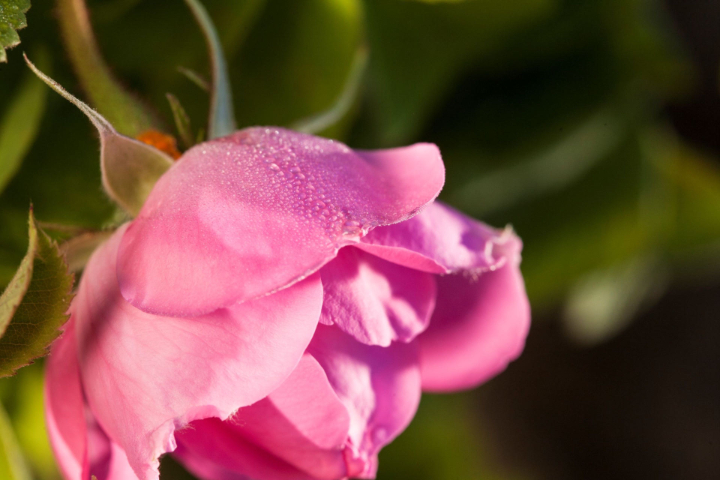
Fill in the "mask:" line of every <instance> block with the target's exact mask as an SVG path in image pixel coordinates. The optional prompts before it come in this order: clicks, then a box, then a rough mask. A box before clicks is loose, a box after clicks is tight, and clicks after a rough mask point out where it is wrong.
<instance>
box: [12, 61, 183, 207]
mask: <svg viewBox="0 0 720 480" xmlns="http://www.w3.org/2000/svg"><path fill="white" fill-rule="evenodd" d="M25 61H26V62H27V64H28V66H29V67H30V68H31V69H32V71H33V72H35V75H37V76H38V77H39V78H40V79H41V80H42V81H43V82H45V83H46V84H47V85H48V86H49V87H50V88H52V89H53V90H55V91H56V92H57V93H59V94H60V95H62V96H63V97H64V98H65V99H67V100H68V101H70V102H71V103H73V104H74V105H75V106H76V107H78V108H79V109H80V110H81V111H82V112H83V113H84V114H85V115H86V116H87V117H88V119H89V120H90V121H91V122H92V124H93V125H94V126H95V128H97V131H98V133H99V134H100V144H101V146H100V155H101V158H100V166H101V171H102V181H103V186H104V187H105V191H106V192H107V194H108V195H109V196H110V198H112V199H113V200H115V202H117V204H118V205H120V206H121V207H122V208H123V209H124V210H125V211H126V212H127V213H129V214H130V215H133V216H134V215H137V213H138V212H139V211H140V208H142V205H143V203H145V199H146V198H147V196H148V195H149V194H150V191H151V190H152V188H153V186H154V185H155V183H156V182H157V181H158V179H159V178H160V177H161V176H162V174H163V173H165V172H166V171H167V170H168V169H169V168H170V167H171V166H172V164H173V159H172V158H171V157H169V156H168V155H167V154H165V153H163V152H161V151H160V150H158V149H156V148H154V147H151V146H149V145H146V144H144V143H141V142H138V141H137V140H133V139H132V138H128V137H125V136H123V135H120V134H119V133H118V132H117V131H116V130H115V129H114V128H113V126H112V125H111V124H110V122H108V121H107V120H106V119H105V118H104V117H103V116H102V115H100V114H99V113H98V112H96V111H95V110H93V109H92V108H90V107H89V106H88V105H87V104H85V103H83V102H81V101H80V100H78V99H77V98H75V97H74V96H73V95H71V94H70V93H68V92H67V90H65V89H64V88H62V87H61V86H60V85H59V84H58V83H57V82H55V81H54V80H53V79H51V78H50V77H48V76H47V75H45V74H44V73H42V72H41V71H40V70H38V69H37V67H35V65H33V64H32V62H30V60H28V59H27V57H25Z"/></svg>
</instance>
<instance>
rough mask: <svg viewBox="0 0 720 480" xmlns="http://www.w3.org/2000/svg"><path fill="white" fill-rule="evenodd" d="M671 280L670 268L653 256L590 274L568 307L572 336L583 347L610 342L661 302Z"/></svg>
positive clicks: (579, 284) (570, 296) (567, 321)
mask: <svg viewBox="0 0 720 480" xmlns="http://www.w3.org/2000/svg"><path fill="white" fill-rule="evenodd" d="M668 280H669V271H668V269H667V266H666V265H665V264H664V263H663V262H662V261H661V260H660V259H659V258H657V257H656V256H653V255H650V254H648V255H644V256H640V257H636V258H634V259H632V260H630V261H629V262H627V263H624V264H620V265H614V266H612V267H610V268H607V269H602V270H595V271H592V272H590V273H588V274H587V275H585V276H583V277H581V278H580V279H579V280H578V281H577V282H576V283H575V285H574V286H573V287H572V288H571V289H570V292H569V294H568V298H567V301H566V303H565V314H564V321H565V327H566V330H567V331H568V334H569V335H570V337H571V338H573V339H574V340H575V341H576V342H578V343H581V344H583V345H596V344H599V343H601V342H604V341H606V340H608V339H609V338H611V337H612V336H614V335H616V334H618V333H619V332H621V331H622V330H623V329H624V328H625V327H626V326H627V325H629V323H630V322H631V321H632V319H633V318H635V316H636V315H637V313H638V312H639V311H640V309H641V308H642V307H644V306H647V305H648V304H651V303H653V302H654V301H655V300H656V299H658V298H659V297H660V295H661V294H662V293H663V292H664V291H665V288H666V287H667V284H668Z"/></svg>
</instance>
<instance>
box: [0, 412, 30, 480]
mask: <svg viewBox="0 0 720 480" xmlns="http://www.w3.org/2000/svg"><path fill="white" fill-rule="evenodd" d="M0 478H2V479H3V480H30V479H31V477H30V472H29V471H28V469H27V466H26V465H25V460H24V459H23V456H22V452H21V451H20V447H19V446H18V442H17V439H16V438H15V433H14V432H13V429H12V425H11V424H10V419H9V418H8V416H7V413H5V409H4V408H3V407H2V405H1V404H0Z"/></svg>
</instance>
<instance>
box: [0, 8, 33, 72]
mask: <svg viewBox="0 0 720 480" xmlns="http://www.w3.org/2000/svg"><path fill="white" fill-rule="evenodd" d="M29 8H30V0H0V62H7V55H6V54H5V49H6V48H10V47H14V46H16V45H18V44H19V43H20V37H19V36H18V34H17V30H20V29H21V28H25V27H26V26H27V20H26V19H25V12H27V11H28V9H29Z"/></svg>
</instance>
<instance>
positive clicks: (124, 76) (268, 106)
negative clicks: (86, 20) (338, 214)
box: [0, 0, 720, 480]
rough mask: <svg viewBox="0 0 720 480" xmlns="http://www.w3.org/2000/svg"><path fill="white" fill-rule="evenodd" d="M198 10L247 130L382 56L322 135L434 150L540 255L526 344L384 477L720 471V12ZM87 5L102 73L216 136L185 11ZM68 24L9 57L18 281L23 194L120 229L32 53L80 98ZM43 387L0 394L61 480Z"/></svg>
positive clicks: (0, 79) (442, 405) (85, 132)
mask: <svg viewBox="0 0 720 480" xmlns="http://www.w3.org/2000/svg"><path fill="white" fill-rule="evenodd" d="M204 3H205V4H206V6H207V7H208V10H209V12H210V14H211V16H212V17H213V19H214V20H215V22H216V24H217V28H218V30H219V33H220V36H221V40H222V43H223V46H224V48H225V51H226V55H227V57H228V62H229V66H230V74H231V77H232V80H233V82H232V83H233V89H234V94H235V111H236V115H237V119H238V123H239V126H240V127H245V126H249V125H257V124H261V125H290V124H292V123H293V122H295V121H297V120H299V119H302V118H305V117H308V116H310V115H313V114H317V113H319V112H321V111H323V110H325V109H327V108H329V107H330V106H331V105H332V104H333V102H334V100H335V99H336V98H337V97H338V96H339V95H340V94H341V92H342V90H343V86H344V85H345V82H346V79H347V77H348V74H349V72H350V69H351V65H352V63H353V58H354V56H355V54H356V51H357V50H358V48H359V47H360V46H361V45H366V46H367V47H368V49H369V54H370V56H369V64H368V67H367V70H366V71H365V74H364V76H363V78H362V83H361V88H360V90H359V92H358V94H357V96H356V98H355V99H354V103H353V106H352V108H351V109H350V110H349V112H348V113H347V114H346V115H345V116H344V117H343V119H342V120H341V122H340V123H339V124H337V125H335V126H333V127H332V128H329V129H328V130H326V131H325V132H324V133H325V134H326V135H328V136H333V137H336V138H340V139H342V140H343V141H345V142H346V143H348V144H349V145H350V146H352V147H361V148H379V147H387V146H397V145H403V144H408V143H411V142H414V141H420V140H422V141H432V142H435V143H437V144H438V145H439V147H440V149H441V151H442V153H443V158H444V160H445V164H446V167H447V184H446V187H445V189H444V191H443V193H442V195H441V198H442V199H443V200H444V201H446V202H448V203H450V204H452V205H454V206H456V207H457V208H460V209H461V210H463V211H465V212H467V213H468V214H470V215H473V216H475V217H477V218H480V219H482V220H484V221H486V222H488V223H491V224H493V225H495V226H504V225H506V224H512V226H513V227H514V229H515V230H516V231H517V232H518V233H519V235H520V236H521V237H522V238H523V240H524V243H525V249H524V253H523V273H524V275H525V279H526V282H527V288H528V292H529V295H530V299H531V303H532V306H533V318H534V323H533V327H532V330H531V332H530V336H529V338H528V345H527V349H526V352H525V353H524V355H523V356H522V357H521V358H520V359H519V360H518V361H516V362H515V363H513V364H512V365H511V366H510V367H509V369H508V370H507V372H505V373H504V374H502V375H501V376H500V377H498V378H496V379H494V380H492V381H491V382H489V383H488V384H486V385H484V386H482V387H481V388H479V389H477V390H476V391H472V392H467V393H463V394H458V395H450V396H430V395H426V396H425V397H424V398H423V401H422V404H421V407H420V411H419V412H418V415H417V417H416V419H415V421H414V423H413V424H412V425H411V426H410V427H409V428H408V430H407V431H406V432H405V433H404V434H403V435H402V436H401V437H400V438H398V439H397V440H396V442H395V443H393V444H392V445H390V446H389V447H387V448H386V449H385V450H384V451H383V453H382V455H381V462H380V474H379V478H380V479H382V480H390V479H413V480H425V479H427V480H431V479H433V480H434V479H453V480H455V479H457V480H464V479H467V480H474V479H488V480H500V479H507V480H510V479H513V480H514V479H544V478H552V479H578V478H582V479H596V478H597V479H608V478H611V479H638V478H653V479H714V478H720V327H719V326H718V312H720V163H718V155H720V97H719V96H718V92H719V90H720V79H719V78H718V72H719V71H720V2H709V1H702V0H515V1H508V0H464V1H463V0H452V1H451V0H446V1H442V0H426V1H421V0H206V1H205V2H204ZM88 4H89V7H90V12H91V17H92V22H93V26H94V29H95V31H96V34H97V36H98V41H99V45H100V48H101V50H102V53H103V56H104V57H105V59H106V61H107V62H108V64H110V65H111V67H112V70H113V72H114V73H115V74H116V76H117V77H118V78H120V79H121V80H122V82H123V84H124V85H125V86H126V87H127V88H128V90H130V91H131V92H133V93H134V94H136V95H137V97H138V98H139V99H141V100H142V102H143V103H144V104H145V105H146V106H147V107H148V108H149V109H150V110H151V111H152V112H153V114H154V115H155V117H156V120H157V121H158V122H159V123H160V124H161V125H164V126H165V130H166V131H167V132H174V127H173V120H172V114H171V110H170V107H169V105H168V103H167V100H166V98H165V94H166V93H167V92H171V93H173V94H174V95H175V96H177V97H178V98H179V99H180V101H181V102H182V104H183V105H184V107H185V108H186V110H187V112H188V114H189V117H190V119H191V124H192V128H193V129H194V130H197V129H199V128H201V127H204V124H205V112H206V111H207V108H208V97H207V94H206V93H205V92H203V91H202V90H201V89H199V88H198V87H197V86H196V85H194V84H193V83H192V82H190V81H188V79H187V78H186V77H185V76H184V75H182V74H180V73H179V72H178V67H185V68H190V69H193V70H195V71H197V72H201V73H202V74H203V75H206V74H207V72H208V62H207V58H206V52H205V45H204V43H203V39H202V37H201V34H200V33H199V31H198V29H197V27H196V25H195V24H194V22H193V19H192V17H191V15H190V14H189V12H188V11H187V8H186V7H185V5H184V4H183V2H181V1H179V0H177V1H162V2H157V1H149V0H144V1H142V0H107V1H100V0H95V1H88ZM56 17H57V15H56V10H55V5H54V2H49V1H41V0H35V2H34V3H33V6H32V8H31V9H30V10H29V12H28V13H27V23H28V27H27V28H25V29H23V30H21V31H20V37H21V39H22V44H21V45H20V47H17V48H14V49H12V50H9V51H8V55H7V56H8V63H7V64H0V288H2V287H4V285H5V284H6V283H7V282H8V281H9V279H10V278H11V276H12V274H13V272H14V271H15V269H16V267H17V265H18V263H19V262H20V259H21V258H22V256H23V254H24V252H25V249H26V242H27V238H26V237H27V233H26V232H27V228H26V222H27V209H28V205H29V204H30V202H32V203H33V205H34V208H35V215H36V216H37V218H38V219H39V220H40V221H43V222H52V223H60V224H67V225H73V226H79V227H83V228H100V227H102V226H103V225H105V224H107V223H108V222H111V221H112V220H113V216H114V215H115V211H114V209H113V207H112V205H111V204H110V202H109V201H108V200H107V199H106V197H105V196H104V194H103V193H102V191H101V187H100V177H99V168H98V142H97V138H96V134H95V132H94V131H93V129H92V126H91V125H90V123H89V122H88V121H87V120H86V119H85V118H84V117H83V115H82V114H81V113H80V112H79V111H78V110H77V109H76V108H75V107H73V106H72V105H71V104H70V103H68V102H67V101H65V100H63V99H62V98H60V97H59V96H58V95H55V94H54V93H52V92H51V91H50V90H49V89H48V88H46V87H45V86H43V85H42V84H41V83H40V82H39V81H38V80H36V79H35V78H34V77H32V75H31V74H30V72H29V70H28V69H27V67H26V66H25V64H24V62H23V61H22V58H21V54H22V52H23V51H25V52H26V53H27V54H28V55H29V57H30V58H31V59H33V61H34V62H35V63H36V64H38V66H39V67H40V68H41V69H43V70H44V71H46V72H47V73H48V74H50V75H51V76H53V78H55V79H56V80H57V81H58V82H59V83H60V84H62V85H64V86H65V87H66V88H67V89H68V90H70V91H71V92H73V93H75V94H78V95H79V96H81V97H82V96H83V95H82V89H81V86H80V84H79V83H78V79H77V77H76V76H75V75H74V74H73V69H72V67H71V65H70V62H69V60H68V56H67V54H66V53H65V52H64V50H63V46H62V42H61V35H60V32H59V31H58V26H57V21H56V20H57V19H56ZM41 390H42V365H41V364H36V365H33V366H31V367H28V368H25V369H23V370H22V371H21V372H20V373H19V374H18V375H17V376H15V377H13V378H11V379H5V380H1V381H0V398H2V403H3V405H4V406H5V408H6V410H7V412H8V414H9V415H8V416H9V422H10V424H11V426H12V428H13V429H14V432H15V435H16V437H17V441H18V443H19V445H20V448H21V449H22V450H23V451H24V453H25V455H26V458H27V459H28V463H29V464H30V467H31V470H32V474H33V475H34V476H35V477H36V478H37V479H38V480H51V479H56V478H58V476H57V475H58V474H57V471H56V468H55V467H54V464H53V461H52V457H51V454H50V451H49V447H48V445H47V440H46V438H45V433H44V427H43V419H42V396H41ZM3 422H5V420H3V419H2V418H0V434H2V432H5V431H6V429H4V428H3V425H2V423H3ZM163 472H164V475H165V476H166V478H169V479H183V478H190V477H187V476H186V475H187V474H184V473H182V472H181V469H180V467H178V466H177V465H175V464H174V463H172V461H170V460H165V461H164V463H163Z"/></svg>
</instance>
